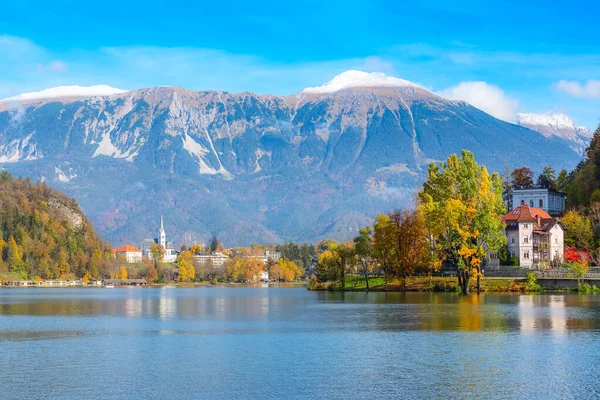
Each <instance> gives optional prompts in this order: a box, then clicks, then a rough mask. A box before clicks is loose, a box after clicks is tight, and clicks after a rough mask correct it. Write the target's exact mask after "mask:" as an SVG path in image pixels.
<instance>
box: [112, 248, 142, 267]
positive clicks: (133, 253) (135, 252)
mask: <svg viewBox="0 0 600 400" xmlns="http://www.w3.org/2000/svg"><path fill="white" fill-rule="evenodd" d="M113 253H114V255H115V257H118V256H123V257H125V260H126V261H127V263H129V264H135V263H138V262H142V250H140V249H138V248H137V247H135V246H134V245H132V244H126V245H125V246H122V247H118V248H116V249H113Z"/></svg>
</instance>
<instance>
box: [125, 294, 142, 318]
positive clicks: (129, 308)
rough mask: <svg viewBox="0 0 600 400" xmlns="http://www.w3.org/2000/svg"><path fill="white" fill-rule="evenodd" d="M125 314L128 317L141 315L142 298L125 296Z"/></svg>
mask: <svg viewBox="0 0 600 400" xmlns="http://www.w3.org/2000/svg"><path fill="white" fill-rule="evenodd" d="M125 314H126V315H127V316H128V317H139V316H140V315H142V299H140V298H132V297H128V298H126V299H125Z"/></svg>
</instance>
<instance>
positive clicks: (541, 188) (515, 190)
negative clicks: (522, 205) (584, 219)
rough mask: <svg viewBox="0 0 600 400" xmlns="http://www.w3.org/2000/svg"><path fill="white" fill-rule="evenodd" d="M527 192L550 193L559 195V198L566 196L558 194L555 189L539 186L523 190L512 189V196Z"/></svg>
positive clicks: (561, 193)
mask: <svg viewBox="0 0 600 400" xmlns="http://www.w3.org/2000/svg"><path fill="white" fill-rule="evenodd" d="M527 192H538V193H539V192H547V193H552V194H555V195H559V196H566V194H565V193H563V192H559V191H558V190H556V189H552V188H544V187H541V186H534V187H530V188H524V189H512V193H513V194H519V193H527Z"/></svg>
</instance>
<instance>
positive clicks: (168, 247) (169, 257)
mask: <svg viewBox="0 0 600 400" xmlns="http://www.w3.org/2000/svg"><path fill="white" fill-rule="evenodd" d="M144 244H145V247H146V250H145V253H146V257H148V258H149V259H150V260H152V253H151V252H150V248H151V247H152V245H153V244H160V245H161V246H162V247H163V249H165V254H164V256H163V261H164V262H175V261H176V260H177V254H178V252H177V250H175V248H173V245H172V244H171V243H170V242H167V235H166V233H165V229H164V225H163V217H162V215H161V216H160V229H159V231H158V238H154V239H146V240H144Z"/></svg>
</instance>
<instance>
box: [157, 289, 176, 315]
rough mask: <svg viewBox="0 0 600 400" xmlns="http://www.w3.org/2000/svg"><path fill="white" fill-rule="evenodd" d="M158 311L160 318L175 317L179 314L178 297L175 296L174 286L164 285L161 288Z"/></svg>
mask: <svg viewBox="0 0 600 400" xmlns="http://www.w3.org/2000/svg"><path fill="white" fill-rule="evenodd" d="M158 312H159V315H160V319H169V318H173V317H174V316H175V315H176V314H177V299H176V298H175V291H174V290H173V288H172V287H169V286H163V287H162V288H161V289H160V297H159V299H158Z"/></svg>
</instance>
